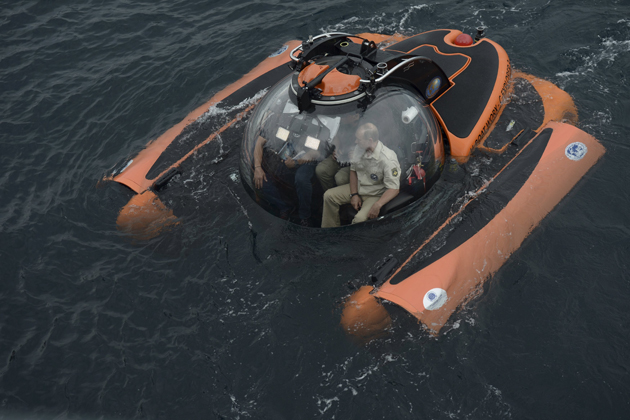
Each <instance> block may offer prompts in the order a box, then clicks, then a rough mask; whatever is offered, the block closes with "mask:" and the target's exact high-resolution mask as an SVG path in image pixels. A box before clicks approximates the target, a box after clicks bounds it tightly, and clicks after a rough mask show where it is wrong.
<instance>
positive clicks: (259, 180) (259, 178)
mask: <svg viewBox="0 0 630 420" xmlns="http://www.w3.org/2000/svg"><path fill="white" fill-rule="evenodd" d="M265 143H267V140H266V139H265V138H264V137H262V136H258V139H257V140H256V148H255V149H254V186H255V187H256V188H257V189H261V188H262V186H263V181H267V174H265V171H263V168H262V158H263V146H264V145H265Z"/></svg>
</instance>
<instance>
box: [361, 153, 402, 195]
mask: <svg viewBox="0 0 630 420" xmlns="http://www.w3.org/2000/svg"><path fill="white" fill-rule="evenodd" d="M352 156H353V157H357V156H358V159H352V160H353V162H352V164H351V165H350V170H351V171H355V172H356V173H357V178H358V179H359V191H358V192H359V195H378V196H380V195H383V193H384V192H385V190H387V189H394V190H398V189H400V164H399V163H398V156H396V152H394V151H393V150H391V149H389V148H388V147H387V146H385V145H384V144H383V143H381V142H380V141H379V142H378V144H377V145H376V148H374V151H373V152H371V153H370V152H366V151H364V150H361V149H360V148H359V147H358V146H356V147H355V148H354V152H353V154H352Z"/></svg>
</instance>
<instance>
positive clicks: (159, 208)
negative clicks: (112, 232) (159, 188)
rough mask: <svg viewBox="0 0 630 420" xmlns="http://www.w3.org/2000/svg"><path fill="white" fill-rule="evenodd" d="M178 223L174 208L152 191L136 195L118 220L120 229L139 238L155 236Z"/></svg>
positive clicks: (121, 212) (146, 238) (144, 238)
mask: <svg viewBox="0 0 630 420" xmlns="http://www.w3.org/2000/svg"><path fill="white" fill-rule="evenodd" d="M177 223H179V222H178V221H177V217H175V215H173V210H170V209H169V208H167V207H166V206H165V205H164V203H162V201H160V199H159V198H158V197H157V196H156V195H155V193H153V192H152V191H145V192H143V193H142V194H136V195H134V196H133V197H132V198H131V200H129V202H128V203H127V204H126V205H125V207H123V208H122V210H121V211H120V213H119V214H118V219H117V220H116V225H117V228H118V230H119V231H121V232H124V233H127V234H130V235H132V236H133V237H134V239H139V240H148V239H151V238H154V237H156V236H158V235H159V234H160V233H161V232H162V231H163V230H164V229H166V228H168V227H170V226H173V225H175V224H177Z"/></svg>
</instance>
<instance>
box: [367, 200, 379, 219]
mask: <svg viewBox="0 0 630 420" xmlns="http://www.w3.org/2000/svg"><path fill="white" fill-rule="evenodd" d="M381 207H383V205H382V204H380V203H379V202H378V201H377V202H376V203H374V205H373V206H372V207H371V208H370V211H369V212H368V215H367V218H368V219H376V218H377V217H378V214H379V213H380V212H381Z"/></svg>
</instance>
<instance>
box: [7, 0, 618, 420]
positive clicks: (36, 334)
mask: <svg viewBox="0 0 630 420" xmlns="http://www.w3.org/2000/svg"><path fill="white" fill-rule="evenodd" d="M480 25H483V26H486V27H487V30H486V33H487V36H488V37H489V38H491V39H493V40H495V41H497V42H499V43H500V44H501V45H502V46H503V47H504V48H505V49H506V51H507V52H508V54H509V55H510V58H511V60H512V64H513V66H514V68H516V69H518V70H522V71H525V72H527V73H531V74H534V75H537V76H539V77H542V78H545V79H548V80H550V81H552V82H554V83H556V84H557V85H559V86H560V87H562V88H563V89H565V90H566V91H567V92H569V93H570V94H571V95H572V96H573V98H574V99H575V102H576V105H577V107H578V109H579V114H580V127H581V128H582V129H583V130H585V131H587V132H588V133H590V134H592V135H594V136H595V137H596V138H598V139H599V140H600V141H601V142H602V144H603V145H604V146H605V147H606V149H607V154H606V155H605V156H604V158H603V159H602V160H601V161H600V162H599V163H598V164H597V165H596V166H595V168H594V169H593V170H592V171H590V172H589V173H588V174H587V176H586V177H585V178H584V179H583V180H581V181H580V182H579V183H578V185H577V187H576V188H575V189H574V190H573V191H572V192H571V193H570V194H569V195H568V196H567V197H566V198H565V199H564V200H563V201H562V202H561V203H560V205H559V206H558V207H557V208H556V209H555V210H554V211H553V212H552V213H551V214H550V215H549V216H548V217H547V218H546V219H545V220H544V221H543V222H542V224H541V225H540V226H539V227H538V228H537V229H536V230H535V231H534V232H533V234H531V235H530V236H529V237H528V238H527V239H526V241H525V242H524V244H523V246H522V247H521V248H520V249H519V250H518V251H517V252H516V253H515V254H514V255H513V256H512V258H511V259H510V260H509V261H508V262H507V263H506V264H505V265H504V266H503V268H502V269H501V270H500V271H499V272H498V273H497V274H496V275H495V276H494V277H493V278H492V279H490V280H489V281H488V282H487V283H486V286H485V288H484V292H483V294H482V295H481V296H480V297H478V298H476V299H475V300H474V301H472V302H471V303H469V304H468V305H467V306H466V307H465V308H464V309H463V310H462V311H459V312H457V313H456V314H455V315H454V316H453V317H452V318H451V320H450V321H449V324H448V325H447V326H446V327H445V328H444V329H443V330H442V332H441V333H440V334H439V335H438V336H436V337H432V336H429V335H427V334H426V333H425V332H423V331H422V330H421V329H420V328H419V327H418V325H417V324H416V323H415V322H413V321H412V320H407V322H398V323H396V324H395V327H394V331H393V332H392V333H391V334H390V336H389V337H387V338H384V339H380V340H375V341H372V342H371V343H369V344H367V345H365V346H359V345H357V344H355V343H353V342H351V341H350V340H349V339H348V338H347V337H346V335H345V334H344V332H343V331H342V330H341V329H340V327H339V325H338V323H339V316H340V312H341V310H340V303H341V302H342V299H343V298H344V297H346V296H348V294H349V293H350V290H349V289H348V287H347V282H348V280H352V279H362V278H365V276H367V275H368V274H369V273H370V272H371V270H372V269H373V268H374V264H375V263H376V261H374V258H376V257H375V256H373V255H369V253H367V255H366V253H363V252H357V251H355V250H352V249H347V250H344V249H339V252H338V253H337V256H336V257H335V258H330V257H329V255H330V253H326V252H324V251H325V250H330V249H334V248H335V247H337V248H339V242H338V241H336V238H335V237H334V236H333V237H327V236H326V235H304V234H303V231H301V230H300V228H298V227H287V226H284V225H282V224H280V223H279V222H278V221H276V220H272V218H270V217H268V216H265V215H261V214H260V210H259V209H258V208H257V207H256V206H255V205H253V204H252V203H251V201H250V200H249V197H248V195H247V194H246V193H245V191H244V189H243V187H242V186H241V184H240V182H235V181H233V180H232V178H233V177H234V175H235V174H238V153H239V151H238V144H224V145H222V146H223V147H224V150H223V153H224V159H223V160H222V161H221V163H220V165H217V169H216V171H215V172H213V173H211V174H208V176H207V178H206V179H207V184H206V187H207V188H206V189H205V190H204V191H201V192H200V194H202V195H203V194H205V195H206V197H207V196H210V197H213V199H212V200H210V204H211V205H210V206H208V205H204V208H203V209H200V211H199V213H198V214H199V216H197V217H196V218H195V217H189V218H187V219H184V220H183V223H182V226H180V227H179V228H178V229H177V231H175V232H172V233H168V234H165V235H163V236H161V237H158V238H156V239H153V240H151V241H145V242H137V241H136V242H134V241H132V240H130V238H128V237H126V236H125V235H124V234H122V233H119V232H118V231H117V230H116V225H115V220H116V216H117V213H118V210H119V209H120V207H121V206H122V205H123V204H125V202H126V200H127V199H128V198H129V195H128V194H127V192H126V191H125V190H124V188H118V186H117V185H112V184H107V183H102V182H100V181H101V179H102V178H103V177H105V176H108V175H110V174H111V173H112V171H113V169H114V168H116V167H118V166H119V165H121V164H122V163H124V162H126V161H127V160H128V159H129V158H130V157H132V156H133V155H135V154H136V153H137V152H139V151H140V150H142V148H143V147H144V145H145V144H146V143H147V142H148V141H149V140H151V139H153V138H155V137H157V136H158V135H159V134H161V133H162V132H164V131H165V130H167V129H168V128H169V127H171V126H172V125H174V124H176V123H178V122H179V121H181V120H182V119H183V118H184V117H185V116H186V115H187V114H188V113H189V112H190V111H192V110H193V109H195V108H196V107H198V106H199V105H201V104H202V103H204V102H205V101H206V100H207V99H209V98H210V97H211V96H212V95H213V94H214V93H216V92H218V91H219V90H221V89H222V88H223V87H225V86H227V85H228V84H229V83H231V82H234V81H236V80H238V79H239V78H240V77H241V76H242V75H244V74H245V73H246V72H248V71H249V70H250V69H251V68H253V67H254V66H255V65H256V64H257V63H259V62H260V61H262V60H263V59H264V58H265V57H266V56H268V55H269V54H271V53H273V52H274V51H276V50H277V49H278V48H279V47H280V46H282V45H283V44H284V43H285V42H286V41H288V40H290V39H304V38H307V37H308V36H309V35H311V34H318V33H320V32H322V31H331V30H341V31H346V32H365V31H372V32H382V33H394V32H399V33H402V34H405V35H410V34H414V33H417V32H422V31H426V30H430V29H436V28H453V29H460V30H463V31H464V32H468V33H471V34H474V32H475V31H474V29H475V28H476V27H477V26H480ZM628 69H630V2H628V0H616V1H615V0H610V1H599V0H590V1H586V0H572V1H569V0H562V1H556V0H544V1H543V0H534V1H494V0H491V1H473V0H459V1H456V0H445V1H440V2H434V3H414V2H409V1H408V0H407V1H401V0H392V1H387V2H375V1H368V2H361V3H359V2H354V1H343V0H336V1H330V0H318V1H307V2H303V3H298V2H289V1H262V2H258V1H256V2H253V1H250V2H240V3H227V2H216V1H214V2H213V1H209V2H206V1H199V0H188V1H181V0H171V1H162V0H160V1H123V0H112V1H97V0H84V1H61V0H31V1H27V0H24V1H14V2H10V1H7V0H0V162H1V168H2V170H1V171H0V276H1V277H0V278H1V279H2V281H1V282H0V419H35V418H36V419H39V418H42V419H53V418H54V419H66V418H72V419H75V418H81V419H132V418H133V419H136V418H139V419H144V418H146V419H319V418H321V419H626V418H629V416H630V414H628V413H629V412H630V375H629V369H630V303H629V302H630V275H629V274H628V271H629V269H630V262H629V261H630V211H629V209H630V189H629V188H628V185H627V184H628V180H629V179H630V176H629V170H628V161H629V158H630V99H629V97H630V89H629V85H630V82H629V81H628V76H627V72H628ZM206 204H207V203H206ZM368 234H369V232H368ZM415 245H416V244H415V242H414V241H413V238H408V237H402V239H401V238H397V239H395V240H391V245H388V246H391V247H392V248H396V249H397V250H404V249H405V248H406V247H408V248H409V249H413V248H415ZM341 248H343V247H341ZM379 257H380V256H379Z"/></svg>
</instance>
